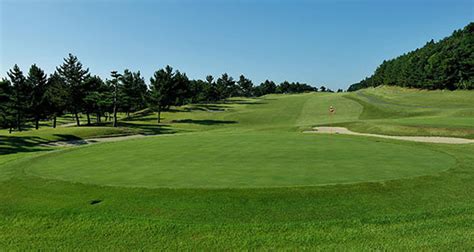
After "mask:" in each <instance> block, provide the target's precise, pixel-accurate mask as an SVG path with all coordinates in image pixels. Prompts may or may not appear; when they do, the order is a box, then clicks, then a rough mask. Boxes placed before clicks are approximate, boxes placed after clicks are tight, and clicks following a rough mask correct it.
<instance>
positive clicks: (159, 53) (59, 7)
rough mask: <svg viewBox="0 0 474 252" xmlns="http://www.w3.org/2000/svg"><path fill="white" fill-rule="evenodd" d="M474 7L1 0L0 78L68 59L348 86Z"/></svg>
mask: <svg viewBox="0 0 474 252" xmlns="http://www.w3.org/2000/svg"><path fill="white" fill-rule="evenodd" d="M473 13H474V1H472V0H460V1H456V0H451V1H450V0H444V1H443V0H438V1H436V0H434V1H426V0H425V1H421V0H418V1H417V0H414V1H410V0H398V1H389V0H360V1H359V0H346V1H344V0H336V1H330V0H319V1H318V0H314V1H298V0H296V1H291V0H287V1H285V0H274V1H272V0H261V1H258V0H254V1H251V0H240V1H239V0H222V1H218V0H203V1H197V0H196V1H191V0H188V1H171V0H168V1H152V0H136V1H133V0H121V1H112V0H82V1H81V0H78V1H73V0H44V1H41V0H28V1H22V0H0V15H1V19H0V21H1V23H0V29H1V30H0V35H1V40H0V76H6V72H7V71H8V69H9V68H11V67H12V66H13V64H15V63H17V64H18V65H19V66H20V67H21V68H22V70H23V71H24V72H27V69H28V68H29V66H30V65H31V64H33V63H36V64H37V65H39V66H40V67H42V68H43V69H45V70H46V71H47V72H48V73H50V72H52V71H54V69H55V67H56V66H57V65H59V64H61V63H62V59H63V58H64V57H65V56H66V55H67V54H68V53H69V52H71V53H73V54H74V55H76V56H78V57H79V59H80V60H81V61H82V63H83V64H84V65H85V66H86V67H89V68H90V70H91V72H92V73H93V74H97V75H100V76H101V77H104V78H105V77H108V76H109V73H110V71H111V70H119V71H121V70H123V69H125V68H128V69H131V70H141V72H142V74H143V75H144V76H145V78H146V80H147V81H148V80H149V77H150V76H151V75H152V73H153V72H154V71H155V70H157V69H159V68H161V67H163V66H165V65H166V64H169V65H171V66H173V67H175V68H177V69H179V70H181V71H184V72H186V73H187V74H188V76H189V77H191V78H204V77H205V76H206V75H207V74H212V75H214V76H216V75H220V74H222V73H224V72H227V73H229V74H230V75H232V76H234V78H237V77H238V75H240V74H242V73H243V74H245V75H246V76H247V77H249V78H251V79H252V80H253V81H254V83H256V84H259V83H260V82H262V81H263V80H265V79H267V78H268V79H272V80H274V81H275V82H281V81H283V80H289V81H300V82H306V83H309V84H312V85H315V86H320V85H322V84H324V85H326V86H329V87H331V88H333V89H337V88H346V87H347V86H348V85H349V84H351V83H354V82H357V81H359V80H361V79H362V78H364V77H365V76H367V75H370V74H371V73H372V72H373V71H374V69H375V68H376V67H377V66H378V65H379V64H380V63H381V62H382V61H383V60H384V59H389V58H392V57H395V56H398V55H400V54H402V53H405V52H408V51H410V50H413V49H415V48H417V47H421V46H423V45H424V44H425V42H427V41H429V40H431V39H435V40H438V39H441V38H443V37H445V36H448V35H450V34H451V32H452V31H453V30H455V29H459V28H462V27H464V26H465V25H467V24H468V23H469V22H471V21H473V20H474V14H473Z"/></svg>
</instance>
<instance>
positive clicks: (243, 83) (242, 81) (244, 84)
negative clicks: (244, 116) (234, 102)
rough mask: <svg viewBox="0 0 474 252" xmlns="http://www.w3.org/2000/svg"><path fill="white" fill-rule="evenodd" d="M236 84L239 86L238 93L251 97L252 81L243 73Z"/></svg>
mask: <svg viewBox="0 0 474 252" xmlns="http://www.w3.org/2000/svg"><path fill="white" fill-rule="evenodd" d="M237 85H238V86H239V91H240V92H239V95H241V96H245V97H251V96H252V95H253V83H252V81H251V80H249V79H247V78H245V76H244V75H243V74H242V75H240V77H239V80H238V81H237Z"/></svg>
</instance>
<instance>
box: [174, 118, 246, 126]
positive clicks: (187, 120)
mask: <svg viewBox="0 0 474 252" xmlns="http://www.w3.org/2000/svg"><path fill="white" fill-rule="evenodd" d="M171 122H172V123H194V124H200V125H218V124H234V123H237V121H226V120H194V119H181V120H173V121H171Z"/></svg>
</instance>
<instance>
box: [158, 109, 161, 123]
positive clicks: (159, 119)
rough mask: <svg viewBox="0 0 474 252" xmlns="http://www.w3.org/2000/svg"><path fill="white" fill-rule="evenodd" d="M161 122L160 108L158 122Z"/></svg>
mask: <svg viewBox="0 0 474 252" xmlns="http://www.w3.org/2000/svg"><path fill="white" fill-rule="evenodd" d="M160 122H161V109H158V123H160Z"/></svg>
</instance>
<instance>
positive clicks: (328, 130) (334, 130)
mask: <svg viewBox="0 0 474 252" xmlns="http://www.w3.org/2000/svg"><path fill="white" fill-rule="evenodd" d="M305 133H318V134H345V135H355V136H370V137H380V138H388V139H397V140H405V141H413V142H423V143H444V144H469V143H474V140H472V139H466V138H456V137H437V136H388V135H379V134H369V133H358V132H354V131H350V130H348V129H347V128H344V127H314V128H313V130H312V131H305Z"/></svg>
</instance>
